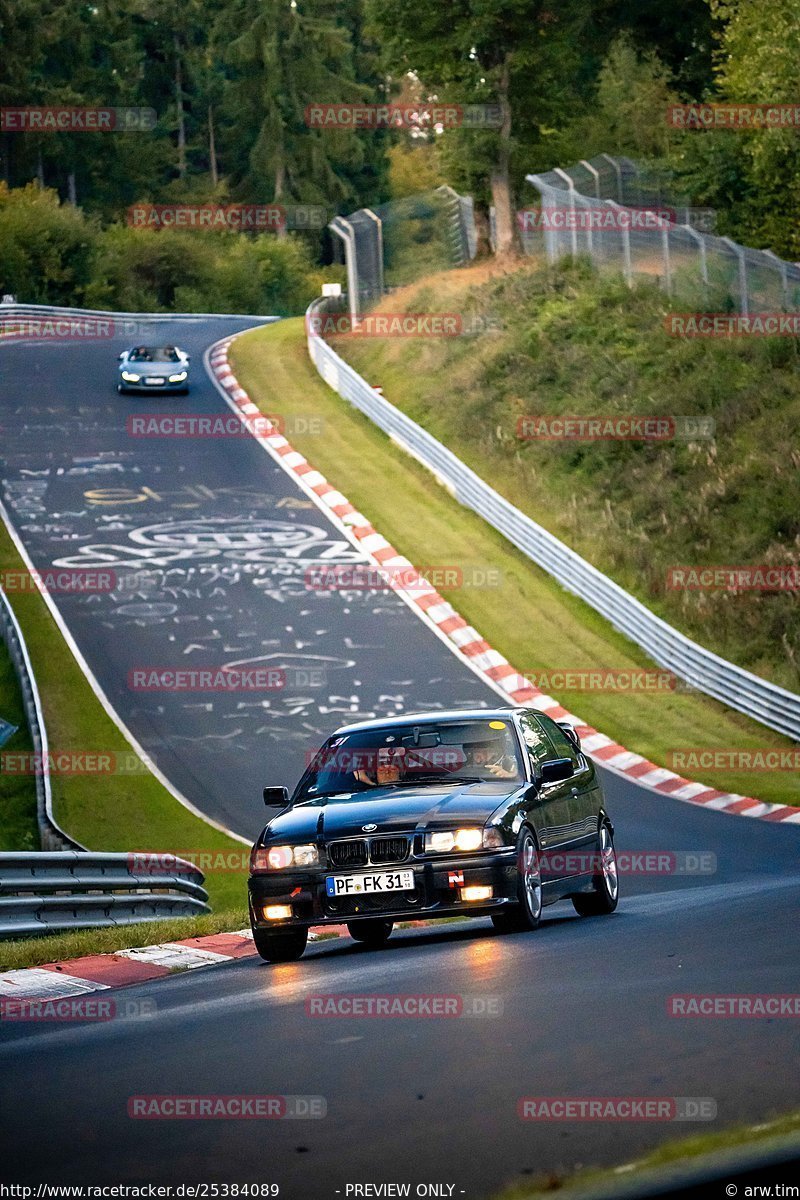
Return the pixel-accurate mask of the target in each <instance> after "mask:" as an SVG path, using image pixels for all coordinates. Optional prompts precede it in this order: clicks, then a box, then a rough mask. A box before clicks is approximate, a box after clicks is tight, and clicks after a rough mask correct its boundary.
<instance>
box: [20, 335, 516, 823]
mask: <svg viewBox="0 0 800 1200" xmlns="http://www.w3.org/2000/svg"><path fill="white" fill-rule="evenodd" d="M247 324H248V322H246V321H242V322H241V323H238V325H237V323H236V322H233V321H217V322H213V321H175V322H172V323H166V322H159V323H156V324H155V326H154V330H153V333H152V334H148V335H147V338H152V339H153V340H156V341H158V340H159V339H161V340H163V341H164V342H174V343H177V344H178V345H180V346H181V347H182V348H184V349H188V350H189V352H190V354H191V356H192V370H193V378H194V380H195V383H194V387H193V389H192V392H191V393H190V395H189V396H188V397H183V396H179V397H167V396H161V397H158V396H141V395H134V396H130V395H126V396H118V395H117V392H116V386H115V385H116V355H117V354H118V353H119V350H120V349H122V348H123V347H124V346H125V345H130V340H128V342H127V343H126V342H124V341H122V340H121V339H117V340H116V341H105V342H102V343H98V342H94V343H86V344H82V345H77V344H75V343H72V344H48V343H39V344H38V345H36V344H33V343H29V344H28V345H14V346H11V345H8V346H5V347H3V349H2V357H1V358H0V427H1V428H0V446H2V449H1V450H0V488H1V489H2V491H1V492H0V497H1V498H2V500H3V504H4V505H5V507H6V509H7V511H8V513H9V515H10V518H11V521H12V523H13V525H14V528H15V529H16V530H17V532H18V533H19V534H20V536H21V537H22V538H23V540H24V542H25V545H26V547H27V549H28V552H29V554H30V556H31V558H32V560H33V563H34V566H35V567H36V568H37V569H38V570H40V571H44V570H46V569H50V568H64V569H67V570H68V569H70V568H78V569H81V570H85V571H87V572H88V571H90V570H101V571H105V572H106V573H108V574H109V575H113V581H114V582H116V583H119V585H120V586H119V587H118V588H117V589H116V590H114V591H110V592H109V591H91V592H88V591H87V592H86V593H85V594H82V593H80V592H75V591H70V592H67V593H62V594H55V595H54V600H55V602H56V604H57V605H58V608H59V610H60V611H61V613H62V614H63V616H64V618H65V620H66V621H67V622H68V624H69V628H70V630H71V631H72V633H73V636H74V637H75V640H76V641H77V643H78V646H79V647H80V649H81V651H82V653H83V655H84V657H85V658H86V660H87V662H88V663H89V665H90V667H91V668H92V671H93V672H94V674H95V675H96V676H97V678H98V679H99V681H100V683H101V684H102V686H103V689H104V690H105V692H106V694H107V695H108V697H109V699H110V700H111V702H112V704H113V705H114V706H115V708H116V709H117V711H118V712H119V713H120V714H121V715H123V717H124V720H125V722H126V724H127V725H128V727H129V728H130V729H131V730H132V732H133V733H134V734H135V735H136V737H137V739H138V740H139V742H140V743H141V744H142V745H143V746H144V748H145V749H146V751H147V752H148V754H149V755H150V757H151V758H152V759H153V760H154V761H155V762H156V763H157V765H158V766H159V767H160V768H161V769H162V770H163V771H164V772H165V774H166V775H168V776H169V778H170V779H171V780H172V782H173V783H174V784H175V786H176V787H178V788H179V789H180V791H181V792H183V793H184V794H185V795H187V796H189V797H190V799H191V800H192V801H193V802H194V803H195V804H196V805H197V806H198V807H199V808H200V809H201V810H202V811H203V812H204V813H207V814H208V815H209V816H211V817H213V818H214V819H215V820H217V821H220V822H221V823H222V824H223V825H225V826H226V827H228V828H230V829H233V830H234V831H235V832H237V833H239V834H242V835H244V836H245V837H248V838H249V837H251V836H252V835H253V834H254V832H255V831H256V827H257V826H258V824H259V821H260V820H261V819H262V817H263V812H264V809H263V802H262V800H261V789H262V788H263V786H264V784H265V783H273V784H281V783H286V784H291V783H293V782H294V781H295V780H296V779H297V778H298V777H299V775H300V773H301V770H302V769H303V767H304V766H305V765H306V763H307V756H308V755H309V754H310V753H313V751H314V750H316V749H317V747H318V746H319V744H320V742H321V740H322V738H323V737H324V736H325V735H326V734H327V733H329V732H330V731H331V730H332V729H334V728H336V726H337V725H341V724H344V723H345V722H347V721H351V720H352V721H356V720H359V719H363V718H367V717H371V716H384V715H390V714H393V713H397V712H402V711H404V710H406V711H411V710H412V708H415V709H419V708H442V709H444V708H449V707H464V708H471V707H476V706H480V705H482V704H484V703H489V704H492V703H497V702H498V697H497V696H496V694H495V693H494V692H491V691H490V690H489V689H488V688H487V687H486V685H485V684H484V683H483V681H482V680H480V679H479V678H478V677H477V676H476V675H475V674H474V672H472V671H471V670H470V669H469V668H468V667H466V666H464V665H462V664H461V663H460V662H459V660H458V659H456V658H455V657H454V655H453V654H452V653H451V651H450V650H448V649H447V648H446V647H445V646H444V645H443V643H442V642H441V641H440V640H439V639H438V638H436V637H434V636H432V635H431V633H430V632H429V631H428V630H427V629H426V627H425V626H424V625H423V624H422V622H421V621H420V619H419V617H417V616H416V615H415V614H414V613H412V611H411V609H410V608H409V607H408V606H407V605H406V604H405V603H404V602H403V601H402V600H400V599H399V598H398V597H397V596H396V595H395V594H394V593H392V592H390V591H381V592H374V591H373V592H369V591H360V592H359V591H355V592H347V593H344V592H342V591H338V590H335V589H322V588H319V587H316V586H314V584H315V580H316V578H317V576H315V575H314V574H313V572H314V569H315V568H319V567H320V566H321V565H328V566H336V565H337V564H348V563H352V562H363V561H366V560H365V559H364V557H363V555H362V554H361V552H360V551H359V550H357V549H355V548H354V547H353V546H352V544H351V543H350V542H349V541H348V540H347V539H346V538H345V537H344V536H343V535H342V533H341V531H340V530H339V529H337V528H336V527H335V526H334V525H333V524H332V522H331V520H330V518H329V517H328V516H327V515H326V514H324V513H323V512H322V511H321V510H320V509H319V508H317V506H316V505H315V504H314V503H313V502H312V501H311V500H309V499H307V498H306V496H305V495H304V494H303V493H302V492H301V491H300V489H299V488H298V487H297V485H296V483H295V482H294V480H293V479H292V478H291V477H290V476H289V475H288V474H287V473H286V471H284V470H283V469H282V468H281V467H279V466H277V465H276V464H274V463H273V461H272V460H271V459H270V458H269V456H268V455H267V454H266V453H265V452H264V450H263V449H262V448H261V446H260V445H259V444H258V443H257V442H256V441H255V439H254V438H252V437H251V436H250V435H249V434H245V436H242V437H238V438H232V437H223V438H213V439H211V438H192V439H186V438H182V437H158V438H152V437H140V436H133V435H132V434H131V433H129V432H128V425H127V421H128V418H129V417H132V416H136V415H143V414H145V413H148V414H151V413H158V414H181V413H183V414H189V413H191V414H198V413H199V414H209V413H216V414H221V415H227V416H229V417H231V419H232V420H233V422H234V424H237V421H236V419H235V418H234V417H233V414H231V413H230V412H229V410H228V409H227V408H226V406H225V404H224V401H222V399H221V398H220V396H219V393H218V392H217V390H216V389H215V387H214V385H213V384H212V383H211V381H210V380H209V379H208V378H207V377H206V375H205V371H204V369H203V364H202V351H203V349H204V348H205V347H206V346H207V345H209V344H210V343H211V342H213V341H216V340H218V339H219V338H220V337H222V336H223V335H224V334H226V333H230V332H233V331H234V330H235V329H236V328H237V327H238V328H242V327H243V326H246V325H247ZM249 324H252V322H249ZM139 340H145V339H143V338H141V337H140V339H139ZM309 572H311V573H312V574H311V575H309ZM87 578H88V577H87ZM309 585H311V586H309ZM224 666H237V667H240V668H246V667H261V668H274V669H275V672H279V673H280V674H274V675H273V677H274V678H275V679H276V680H278V681H279V683H280V686H279V687H276V688H267V690H254V691H245V692H242V691H236V692H213V693H209V692H204V693H199V692H187V691H174V692H165V691H155V692H153V691H141V690H138V688H136V680H135V678H132V677H131V672H133V671H136V670H138V669H146V668H148V667H155V668H168V667H181V668H189V669H194V670H198V671H199V670H202V669H208V668H212V669H217V668H221V667H224ZM134 689H135V690H134ZM54 749H57V747H54Z"/></svg>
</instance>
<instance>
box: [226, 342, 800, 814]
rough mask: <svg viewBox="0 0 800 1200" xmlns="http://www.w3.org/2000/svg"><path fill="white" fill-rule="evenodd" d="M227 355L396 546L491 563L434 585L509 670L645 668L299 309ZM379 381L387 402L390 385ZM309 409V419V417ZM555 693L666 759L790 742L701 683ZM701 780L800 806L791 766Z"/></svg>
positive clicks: (260, 399) (609, 730)
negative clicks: (326, 368) (318, 337)
mask: <svg viewBox="0 0 800 1200" xmlns="http://www.w3.org/2000/svg"><path fill="white" fill-rule="evenodd" d="M231 361H232V365H233V369H234V371H235V373H236V375H237V377H238V379H239V381H240V383H241V384H242V387H244V388H245V389H246V390H247V391H248V393H249V394H250V396H251V398H252V400H253V402H254V403H255V404H256V405H258V406H259V408H260V409H261V410H262V411H263V412H266V413H279V414H281V416H282V417H283V419H284V421H285V424H286V433H287V436H288V438H289V440H290V441H291V442H292V444H293V445H294V446H295V447H296V448H297V449H298V450H300V451H301V452H302V453H303V454H305V455H306V456H307V457H308V460H309V462H311V463H312V464H313V465H314V466H315V467H317V468H318V469H319V470H320V471H322V472H323V474H325V475H326V476H327V478H328V479H329V480H330V482H331V483H332V484H333V485H334V486H336V487H337V488H341V490H342V491H343V492H344V494H345V495H346V496H347V497H348V499H349V500H350V501H351V502H352V503H353V504H355V505H356V506H357V507H358V508H359V509H360V510H361V511H362V512H364V513H365V514H366V515H367V517H368V518H369V519H370V520H371V521H372V522H373V523H374V525H375V527H376V528H377V529H378V530H380V532H381V533H382V534H383V535H384V536H385V537H387V538H388V539H389V541H390V542H392V543H393V545H394V546H396V547H397V549H398V550H399V551H400V553H401V554H405V555H406V556H407V557H408V558H409V559H410V560H411V561H412V562H414V563H417V564H420V565H421V564H426V565H430V564H438V565H456V566H461V567H462V568H468V567H471V566H483V567H487V566H490V567H491V568H493V569H494V570H495V571H496V574H497V585H496V586H491V587H490V586H485V587H463V588H460V589H458V590H453V591H447V590H444V589H443V594H444V595H445V597H446V598H447V599H449V600H450V601H451V602H452V603H453V604H454V606H455V607H456V608H457V609H458V611H459V612H460V613H461V614H462V615H463V616H464V617H465V618H466V619H467V621H469V622H470V623H471V624H472V625H474V626H475V628H476V629H477V630H478V631H479V632H480V633H481V634H482V635H483V636H484V637H485V638H487V639H488V640H489V642H490V643H491V644H492V645H493V646H495V647H496V648H497V649H498V650H499V651H500V652H501V653H503V654H504V655H505V656H506V657H507V658H508V659H509V661H510V662H511V663H512V664H513V665H514V666H515V667H516V668H517V670H519V671H521V672H523V673H524V674H526V675H529V676H531V675H534V674H537V673H541V672H544V671H557V670H564V669H567V668H568V669H581V670H583V669H587V670H588V669H602V670H608V669H610V668H613V669H615V670H634V669H639V668H644V669H648V668H650V669H652V663H650V662H649V661H648V660H647V658H646V657H645V655H644V654H643V653H642V652H641V651H639V650H638V648H637V647H636V646H634V645H633V644H632V643H631V642H629V641H628V640H627V639H626V638H624V637H623V636H622V635H621V634H619V633H617V632H616V631H615V630H614V629H613V628H612V627H611V625H610V624H609V623H608V622H607V621H605V620H603V618H602V617H600V616H599V615H598V614H597V613H595V612H594V611H593V610H592V609H590V608H589V607H588V606H587V605H586V604H584V603H583V602H582V601H581V600H579V599H577V598H576V597H574V596H571V595H570V594H569V593H567V592H565V591H563V590H562V589H561V588H560V587H559V586H558V584H556V583H555V582H554V581H553V580H552V579H550V578H549V577H548V576H547V575H546V574H545V572H544V571H541V570H540V569H539V568H538V567H536V566H535V565H534V564H532V563H531V562H530V560H528V559H527V558H525V556H524V555H522V554H520V553H519V552H518V551H517V550H515V549H514V548H513V547H512V546H511V545H510V544H509V543H508V542H507V541H506V540H505V539H504V538H502V537H501V536H500V535H499V534H498V533H496V532H495V531H494V530H492V529H491V528H490V527H489V526H488V525H487V524H486V523H485V522H483V521H482V520H481V519H480V517H479V516H478V515H477V514H475V513H473V512H471V511H469V510H468V509H466V508H463V507H462V506H461V505H460V504H458V503H457V502H456V501H455V500H453V499H452V497H451V496H450V495H449V494H448V493H447V492H446V491H445V490H444V489H443V488H441V487H439V486H438V485H437V483H436V482H435V481H434V479H433V477H432V476H431V474H430V473H429V472H428V471H427V470H425V469H424V468H423V467H422V466H420V465H419V464H418V463H417V462H416V461H415V460H414V459H412V458H410V457H409V456H408V455H406V454H403V453H400V452H398V450H397V448H396V447H395V446H393V445H392V443H391V442H390V441H389V439H388V438H387V437H386V436H385V435H384V434H383V433H382V432H381V431H380V430H379V429H377V428H376V426H374V425H373V424H372V422H370V421H369V420H368V419H367V418H366V417H364V416H363V415H362V414H361V413H359V412H358V411H357V410H355V409H353V408H352V407H351V406H350V405H349V404H347V403H346V402H345V401H344V400H342V399H341V398H340V397H339V396H337V395H336V394H335V393H334V392H333V391H331V390H330V389H329V388H328V387H327V386H326V385H325V384H324V383H323V382H322V380H321V379H320V377H319V376H318V375H317V373H316V371H315V369H314V367H313V365H312V364H311V362H310V361H309V359H308V354H307V350H306V345H305V339H304V326H303V322H302V321H301V320H299V319H297V320H289V321H282V322H280V323H279V324H276V325H272V326H268V327H266V328H264V329H261V330H257V331H254V332H252V333H248V334H246V335H244V336H242V337H240V338H238V339H237V340H236V342H235V343H234V345H233V347H232V350H231ZM373 379H374V380H375V382H376V383H377V382H382V383H388V382H389V380H387V379H386V378H378V377H374V376H373ZM386 392H387V395H388V396H389V398H390V399H391V400H393V401H394V399H395V397H394V395H393V392H392V388H391V387H388V386H387V388H386ZM312 417H313V418H316V419H317V421H316V424H313V423H311V425H309V418H312ZM311 430H316V431H311ZM556 694H557V698H558V699H559V700H560V701H561V702H562V703H563V704H564V705H565V706H566V707H568V708H569V709H570V710H571V711H573V712H575V713H577V714H578V715H579V716H580V717H581V718H583V720H585V721H587V722H588V723H590V724H592V725H594V726H595V727H596V728H598V729H600V730H602V732H603V733H605V734H607V735H608V736H609V737H613V738H615V739H617V740H618V741H620V742H621V743H622V744H623V745H625V746H627V747H628V748H629V749H631V750H636V751H637V752H638V753H640V754H643V755H645V756H646V757H648V758H649V759H651V760H652V761H654V762H656V763H662V764H664V765H667V766H669V765H670V763H669V760H668V756H669V755H670V752H671V751H672V750H674V749H682V748H687V747H695V748H704V747H714V746H719V747H740V748H746V749H758V748H763V747H765V746H770V747H779V748H782V749H785V748H788V747H789V746H790V743H789V742H788V741H787V740H786V739H784V738H781V737H779V736H778V735H777V734H773V733H771V732H770V731H769V730H765V729H762V728H761V727H760V726H758V725H756V724H755V723H754V722H752V721H749V720H747V719H746V718H745V717H741V716H740V715H739V714H737V713H734V712H732V711H730V710H728V709H726V708H725V707H724V706H723V705H721V704H718V703H716V702H715V701H713V700H709V699H707V698H706V697H703V696H700V695H699V694H686V693H679V692H673V691H667V692H662V693H659V692H656V693H646V694H635V693H631V692H623V691H604V692H597V691H595V692H574V691H569V690H565V689H562V690H561V691H560V692H557V693H556ZM703 779H704V781H706V780H707V781H708V782H709V783H712V784H713V785H714V786H716V787H718V788H720V789H721V790H724V791H732V792H740V793H742V794H744V795H756V796H758V797H759V798H761V799H764V800H768V801H774V802H780V803H785V804H792V803H795V804H799V805H800V779H797V778H793V777H791V776H790V775H789V774H788V773H784V774H783V776H781V773H779V772H772V773H767V772H762V773H760V774H757V775H756V774H754V773H752V772H743V771H738V772H737V771H732V770H728V771H720V772H715V773H714V774H713V775H711V774H710V773H705V774H704V775H703Z"/></svg>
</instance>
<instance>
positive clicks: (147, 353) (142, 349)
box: [128, 346, 180, 363]
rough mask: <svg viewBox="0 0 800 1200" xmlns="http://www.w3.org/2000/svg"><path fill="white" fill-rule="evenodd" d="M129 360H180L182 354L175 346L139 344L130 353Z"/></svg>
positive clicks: (169, 361)
mask: <svg viewBox="0 0 800 1200" xmlns="http://www.w3.org/2000/svg"><path fill="white" fill-rule="evenodd" d="M128 362H155V363H176V362H180V355H179V354H178V351H177V350H176V349H175V347H174V346H137V347H136V349H135V350H131V352H130V354H129V355H128Z"/></svg>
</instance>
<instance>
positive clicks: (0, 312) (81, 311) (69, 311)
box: [0, 298, 280, 334]
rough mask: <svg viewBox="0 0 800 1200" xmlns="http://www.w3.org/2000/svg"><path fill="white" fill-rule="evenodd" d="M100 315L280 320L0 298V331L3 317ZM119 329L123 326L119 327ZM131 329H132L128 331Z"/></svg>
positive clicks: (107, 317) (252, 315) (144, 318)
mask: <svg viewBox="0 0 800 1200" xmlns="http://www.w3.org/2000/svg"><path fill="white" fill-rule="evenodd" d="M27 316H33V317H41V316H45V317H46V316H52V317H78V318H80V317H92V318H94V317H102V318H104V319H105V320H107V321H115V320H118V319H119V318H120V317H121V318H123V319H125V320H127V319H131V320H133V318H136V319H137V320H140V321H184V320H189V321H201V320H206V319H214V318H216V319H218V320H222V321H228V320H230V321H233V320H241V321H263V322H264V324H268V323H269V322H271V321H280V317H265V316H264V315H263V314H261V313H173V312H154V313H149V312H109V311H108V310H107V309H102V308H65V307H63V306H59V305H55V304H20V303H18V302H17V301H16V300H6V299H5V298H4V299H3V300H0V334H2V322H3V320H13V318H14V317H27ZM119 332H120V333H124V332H125V330H124V329H121V330H120V331H119ZM132 332H133V331H132Z"/></svg>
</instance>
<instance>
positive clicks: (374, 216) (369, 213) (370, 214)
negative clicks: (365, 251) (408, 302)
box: [362, 208, 384, 296]
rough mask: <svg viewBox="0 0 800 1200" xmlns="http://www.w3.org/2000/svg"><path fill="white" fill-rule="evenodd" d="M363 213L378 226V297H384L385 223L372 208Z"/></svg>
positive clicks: (364, 210)
mask: <svg viewBox="0 0 800 1200" xmlns="http://www.w3.org/2000/svg"><path fill="white" fill-rule="evenodd" d="M362 211H363V212H365V213H366V215H367V216H368V217H371V218H372V220H373V221H374V222H375V225H376V233H377V238H378V295H379V296H383V294H384V290H383V221H382V220H381V219H380V217H379V216H378V214H377V213H375V212H373V211H372V209H371V208H365V209H363V210H362Z"/></svg>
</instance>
